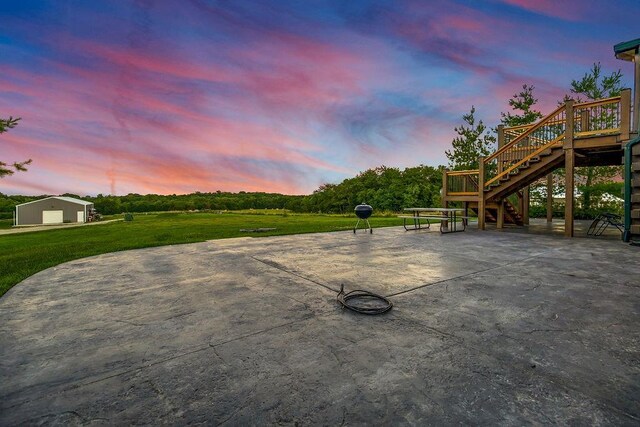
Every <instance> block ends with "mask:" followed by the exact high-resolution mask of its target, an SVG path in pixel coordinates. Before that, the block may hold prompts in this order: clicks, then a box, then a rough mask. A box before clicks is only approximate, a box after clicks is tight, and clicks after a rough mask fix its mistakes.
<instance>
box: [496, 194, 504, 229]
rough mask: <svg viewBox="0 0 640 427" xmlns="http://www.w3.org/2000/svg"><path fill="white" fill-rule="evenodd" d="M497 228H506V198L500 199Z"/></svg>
mask: <svg viewBox="0 0 640 427" xmlns="http://www.w3.org/2000/svg"><path fill="white" fill-rule="evenodd" d="M496 228H498V229H500V228H504V200H499V201H498V218H497V219H496Z"/></svg>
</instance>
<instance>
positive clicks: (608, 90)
mask: <svg viewBox="0 0 640 427" xmlns="http://www.w3.org/2000/svg"><path fill="white" fill-rule="evenodd" d="M621 91H622V71H620V70H618V71H615V72H612V73H611V74H609V75H603V74H602V67H601V66H600V63H597V64H593V67H592V68H591V70H590V71H589V72H587V73H585V75H584V76H583V77H582V78H581V79H580V80H572V81H571V93H572V95H573V96H572V95H569V99H573V100H575V101H576V102H584V101H586V100H596V99H602V98H610V97H613V96H618V95H620V92H621ZM583 97H584V98H583ZM585 98H586V99H585ZM599 119H600V120H602V121H604V122H609V121H611V122H612V121H613V115H612V114H608V113H607V111H606V109H604V111H603V114H602V117H600V118H599ZM612 124H613V123H606V125H608V126H609V127H610V126H611V125H612ZM621 173H622V167H621V166H588V167H581V168H576V170H575V174H576V182H577V184H578V189H579V190H580V191H581V192H582V208H583V209H584V210H585V211H588V210H589V209H591V207H592V198H593V196H594V188H593V187H594V185H596V184H603V183H606V182H610V181H611V179H612V178H615V177H617V176H620V175H621Z"/></svg>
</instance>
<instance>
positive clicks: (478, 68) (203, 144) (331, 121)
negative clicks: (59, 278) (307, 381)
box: [0, 0, 640, 195]
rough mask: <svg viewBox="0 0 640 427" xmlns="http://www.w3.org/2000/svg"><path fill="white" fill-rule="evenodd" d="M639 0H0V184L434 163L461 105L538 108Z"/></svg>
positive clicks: (192, 185)
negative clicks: (531, 101)
mask: <svg viewBox="0 0 640 427" xmlns="http://www.w3.org/2000/svg"><path fill="white" fill-rule="evenodd" d="M638 16H640V2H638V1H637V0H623V1H622V0H621V1H611V2H608V1H602V0H598V1H592V0H557V1H556V0H502V1H499V0H493V1H438V0H434V1H431V0H425V1H412V0H406V1H404V0H403V1H375V0H373V1H355V0H327V1H314V0H292V1H284V0H274V1H266V0H255V1H236V0H233V1H231V0H229V1H213V0H191V1H187V0H174V1H170V0H137V1H134V0H118V1H115V0H112V1H106V0H105V1H81V0H77V1H67V0H50V1H45V0H37V1H29V0H20V1H13V2H11V1H1V2H0V117H3V118H7V117H8V116H10V115H11V116H14V117H21V118H22V120H21V122H20V124H19V125H18V126H17V127H16V128H15V129H12V130H11V131H9V132H8V133H4V134H2V135H0V160H2V161H4V162H6V163H12V162H14V161H22V160H26V159H28V158H31V159H33V163H32V165H31V166H30V169H29V171H28V172H27V173H16V174H14V175H12V176H9V177H6V178H3V179H1V180H0V192H2V193H5V194H25V195H39V194H62V193H67V192H68V193H75V194H79V195H96V194H98V193H102V194H118V195H123V194H127V193H141V194H145V193H159V194H173V193H177V194H181V193H190V192H194V191H201V192H210V191H217V190H222V191H234V192H236V191H241V190H244V191H266V192H280V193H286V194H307V193H310V192H312V191H313V190H314V189H316V188H317V187H318V186H319V185H320V184H322V183H325V182H332V183H338V182H340V181H342V180H343V179H345V178H347V177H351V176H354V175H355V174H357V173H358V172H360V171H363V170H366V169H368V168H371V167H375V166H379V165H383V164H384V165H387V166H396V167H401V168H404V167H407V166H416V165H419V164H426V165H433V166H435V165H439V164H446V158H445V156H444V150H445V149H447V148H449V147H450V144H451V140H452V139H453V137H454V136H455V133H454V130H453V128H454V127H455V126H457V125H459V124H460V123H461V116H462V115H463V114H464V113H466V112H468V111H469V109H470V107H471V105H475V106H476V109H477V117H478V118H480V119H482V120H483V121H484V122H485V123H486V124H488V125H489V126H495V125H496V124H497V123H498V122H499V120H500V112H501V111H507V110H508V105H507V101H508V99H509V98H510V96H511V95H513V94H514V93H516V92H517V91H518V90H519V89H520V87H521V86H522V84H524V83H526V84H532V85H534V86H535V87H536V90H535V94H536V96H537V97H538V98H539V104H538V107H539V109H540V110H542V112H543V113H545V112H550V111H551V110H552V109H553V108H554V107H555V105H556V103H557V101H558V100H559V99H561V98H562V97H563V95H564V94H565V93H568V88H569V84H570V82H571V80H572V79H577V78H580V77H581V76H582V75H583V74H584V73H585V72H586V71H588V69H589V68H590V67H591V65H592V64H593V63H594V62H601V63H602V66H603V69H604V70H605V71H606V72H608V73H610V72H612V71H615V70H617V69H622V72H623V73H624V85H625V86H627V87H631V86H632V79H633V67H632V64H631V63H629V62H622V61H618V60H616V59H615V58H614V55H613V45H614V44H616V43H619V42H623V41H627V40H631V39H635V38H638V37H640V26H639V25H638Z"/></svg>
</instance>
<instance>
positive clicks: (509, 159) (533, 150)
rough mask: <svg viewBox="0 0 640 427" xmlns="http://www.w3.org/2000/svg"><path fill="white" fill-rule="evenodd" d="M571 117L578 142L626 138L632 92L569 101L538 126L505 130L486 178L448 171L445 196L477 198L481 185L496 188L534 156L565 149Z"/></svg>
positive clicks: (475, 172) (487, 161)
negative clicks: (554, 148)
mask: <svg viewBox="0 0 640 427" xmlns="http://www.w3.org/2000/svg"><path fill="white" fill-rule="evenodd" d="M567 114H569V116H570V117H571V118H573V120H572V122H573V129H572V130H571V133H570V135H572V136H573V138H574V139H577V138H589V137H596V136H606V135H615V134H620V135H621V139H625V136H626V137H628V133H629V123H630V92H629V91H627V90H625V91H623V93H622V95H621V96H615V97H612V98H607V99H601V100H597V101H591V102H584V103H579V104H574V103H573V102H568V103H565V104H563V105H561V106H559V107H558V108H556V110H555V111H553V112H552V113H551V114H549V115H547V116H546V117H544V118H542V119H541V120H540V121H539V122H537V123H534V124H531V125H522V126H515V127H510V128H503V136H504V145H502V147H500V148H499V149H498V150H497V151H495V152H494V153H493V154H491V155H490V156H488V157H485V158H484V159H482V160H481V162H482V164H481V165H480V166H481V167H480V170H481V171H483V176H482V177H480V176H479V171H478V170H469V171H445V177H444V181H445V183H446V187H445V191H444V195H445V196H447V195H451V196H466V195H474V194H473V193H474V190H475V191H478V183H479V182H482V188H483V189H486V188H490V187H491V186H496V185H498V184H499V183H500V181H501V180H503V179H506V178H507V177H508V176H509V174H517V173H518V171H519V169H520V168H521V167H522V166H523V165H525V164H526V163H528V162H529V161H531V159H533V158H534V157H537V156H540V155H541V154H542V153H544V152H545V151H547V150H550V149H552V148H553V147H557V146H561V145H562V144H563V141H564V140H565V137H566V135H567V134H568V132H567V129H566V125H567ZM475 194H478V193H475Z"/></svg>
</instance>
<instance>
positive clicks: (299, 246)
mask: <svg viewBox="0 0 640 427" xmlns="http://www.w3.org/2000/svg"><path fill="white" fill-rule="evenodd" d="M341 283H344V284H345V287H346V288H347V290H350V289H354V288H366V289H369V290H371V291H374V292H378V293H382V294H384V295H388V296H390V299H391V300H392V301H393V302H394V304H395V307H394V309H393V310H392V311H391V312H390V313H387V314H386V315H383V316H376V317H367V316H362V315H357V314H353V313H351V312H348V311H345V310H343V309H341V308H340V307H339V306H338V305H337V304H336V301H335V297H336V292H337V290H338V289H339V287H340V284H341ZM328 288H329V289H328ZM330 289H332V290H330ZM639 311H640V248H636V247H631V246H628V245H625V244H623V243H621V242H620V241H618V240H608V239H565V238H562V237H555V236H548V235H537V234H522V233H509V232H497V231H487V232H478V231H476V230H473V229H472V230H469V231H467V232H465V233H456V234H448V235H441V234H440V233H438V232H434V231H427V232H424V231H423V232H405V231H404V230H403V229H402V228H388V229H376V230H375V231H374V234H372V235H369V234H358V235H353V234H352V233H349V232H341V233H327V234H312V235H299V236H287V237H269V238H259V239H252V238H242V239H230V240H220V241H210V242H205V243H199V244H190V245H180V246H168V247H160V248H151V249H143V250H135V251H128V252H120V253H112V254H106V255H101V256H97V257H93V258H87V259H82V260H78V261H73V262H69V263H66V264H63V265H60V266H58V267H55V268H52V269H49V270H47V271H43V272H41V273H38V274H36V275H34V276H32V277H31V278H29V279H27V280H25V281H24V282H22V283H21V284H19V285H17V286H16V287H14V288H13V289H12V290H11V291H10V292H9V293H8V294H6V295H5V296H4V297H3V298H1V299H0V361H1V362H0V363H1V365H0V378H1V381H0V399H1V400H0V401H1V403H0V405H1V406H0V425H13V424H20V423H24V424H62V425H69V424H71V425H73V424H153V425H157V424H188V423H206V424H218V425H219V424H228V425H247V424H290V425H295V424H302V425H305V424H326V425H341V424H344V425H363V424H393V425H404V424H419V425H425V424H433V425H442V424H485V425H496V424H502V425H522V424H531V423H533V424H536V423H542V424H550V423H560V424H577V425H582V424H615V425H625V424H628V425H638V423H639V422H640V403H639V402H640V364H639V360H640V327H639V326H640V325H639Z"/></svg>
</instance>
